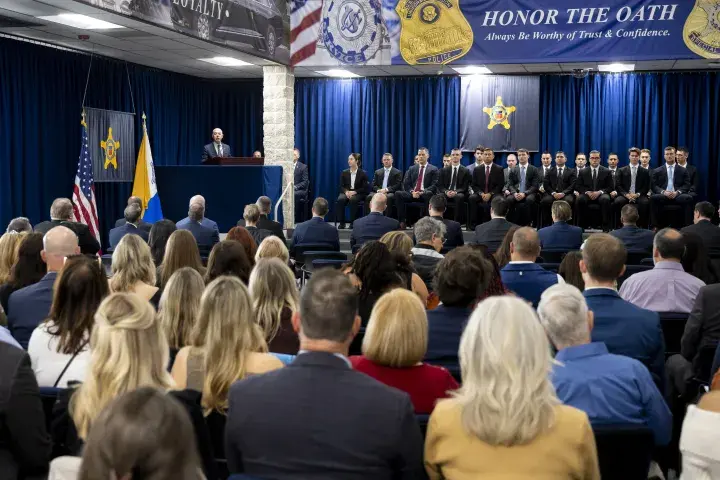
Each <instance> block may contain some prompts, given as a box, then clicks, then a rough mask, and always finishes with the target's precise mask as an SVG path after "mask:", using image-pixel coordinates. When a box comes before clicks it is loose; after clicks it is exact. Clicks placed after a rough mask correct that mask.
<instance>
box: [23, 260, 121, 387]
mask: <svg viewBox="0 0 720 480" xmlns="http://www.w3.org/2000/svg"><path fill="white" fill-rule="evenodd" d="M54 288H55V295H54V297H53V302H52V307H51V308H50V313H49V314H48V318H47V320H45V321H44V322H43V323H41V324H40V325H38V327H37V328H36V329H35V330H34V331H33V333H32V335H31V336H30V342H29V343H28V354H29V355H30V361H31V362H32V367H33V371H34V372H35V378H36V379H37V382H38V385H39V386H40V387H59V388H67V387H68V383H69V382H73V381H78V382H83V381H85V375H86V373H87V370H88V365H89V363H90V345H89V343H90V336H91V334H92V330H93V325H94V324H95V312H96V311H97V308H98V306H99V305H100V302H102V300H103V299H104V298H105V297H106V296H108V295H109V293H110V288H109V286H108V281H107V277H106V275H105V270H104V269H103V267H102V266H101V265H100V263H99V262H98V259H94V258H88V257H87V256H84V255H75V256H71V257H68V259H67V261H66V262H65V266H64V267H63V269H62V271H61V272H60V273H59V274H58V277H57V280H56V281H55V287H54Z"/></svg>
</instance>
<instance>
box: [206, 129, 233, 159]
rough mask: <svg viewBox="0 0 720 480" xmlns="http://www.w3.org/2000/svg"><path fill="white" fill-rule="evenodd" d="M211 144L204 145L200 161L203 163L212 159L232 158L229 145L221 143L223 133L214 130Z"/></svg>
mask: <svg viewBox="0 0 720 480" xmlns="http://www.w3.org/2000/svg"><path fill="white" fill-rule="evenodd" d="M212 138H213V141H212V143H208V144H207V145H205V148H204V149H203V154H202V161H203V162H205V161H207V160H208V159H209V158H213V157H232V152H231V151H230V145H228V144H227V143H222V139H223V131H222V130H220V129H219V128H216V129H214V130H213V131H212Z"/></svg>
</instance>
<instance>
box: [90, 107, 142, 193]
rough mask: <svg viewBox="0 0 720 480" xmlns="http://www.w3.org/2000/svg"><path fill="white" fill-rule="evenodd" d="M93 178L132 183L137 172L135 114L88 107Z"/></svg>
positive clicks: (101, 180)
mask: <svg viewBox="0 0 720 480" xmlns="http://www.w3.org/2000/svg"><path fill="white" fill-rule="evenodd" d="M85 122H86V123H87V128H88V149H89V150H90V158H92V161H93V179H94V181H95V183H102V182H132V181H133V176H134V173H135V115H134V114H132V113H125V112H114V111H112V110H102V109H99V108H87V107H85Z"/></svg>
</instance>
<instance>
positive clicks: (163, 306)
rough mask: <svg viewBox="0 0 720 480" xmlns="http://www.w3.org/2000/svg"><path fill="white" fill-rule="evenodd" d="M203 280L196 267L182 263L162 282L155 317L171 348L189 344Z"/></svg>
mask: <svg viewBox="0 0 720 480" xmlns="http://www.w3.org/2000/svg"><path fill="white" fill-rule="evenodd" d="M204 289H205V281H204V280H203V277H202V275H200V274H199V273H198V271H197V270H195V269H194V268H190V267H182V268H179V269H177V270H176V271H175V273H173V274H172V276H171V277H170V279H169V280H168V281H167V283H166V284H165V288H164V289H163V293H162V296H161V297H160V304H159V306H158V321H159V322H160V326H161V327H162V329H163V330H164V331H165V335H166V336H167V339H168V343H169V344H170V348H174V349H180V348H182V347H185V346H187V345H190V336H191V333H192V330H193V327H194V326H195V322H196V321H197V318H198V314H199V312H200V297H201V296H202V293H203V290H204Z"/></svg>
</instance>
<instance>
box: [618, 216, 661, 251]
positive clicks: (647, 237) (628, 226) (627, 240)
mask: <svg viewBox="0 0 720 480" xmlns="http://www.w3.org/2000/svg"><path fill="white" fill-rule="evenodd" d="M639 218H640V215H639V214H638V209H637V207H636V206H635V205H633V204H628V205H625V206H624V207H622V210H620V222H621V223H622V225H623V227H622V228H619V229H617V230H613V231H612V232H610V235H612V236H613V237H615V238H618V239H620V241H621V242H623V244H624V245H625V248H626V249H628V250H629V251H631V252H647V253H648V254H652V248H653V238H654V237H655V232H653V231H652V230H646V229H644V228H640V227H638V226H637V222H638V219H639Z"/></svg>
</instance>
